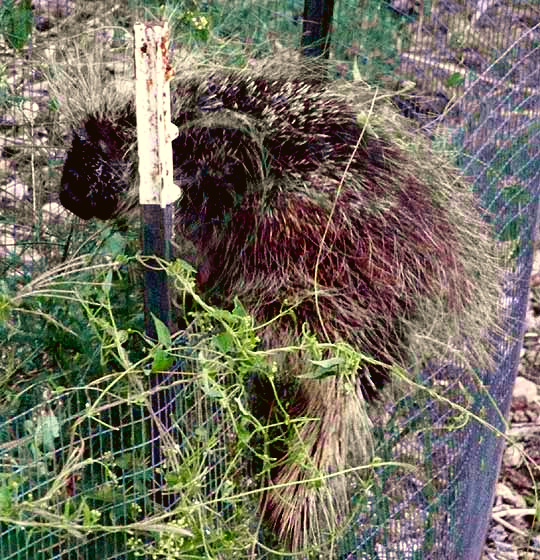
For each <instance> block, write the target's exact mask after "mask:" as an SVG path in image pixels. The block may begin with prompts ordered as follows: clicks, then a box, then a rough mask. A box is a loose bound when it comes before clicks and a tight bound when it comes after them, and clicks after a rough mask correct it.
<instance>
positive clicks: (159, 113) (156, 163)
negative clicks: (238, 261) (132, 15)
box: [134, 23, 181, 208]
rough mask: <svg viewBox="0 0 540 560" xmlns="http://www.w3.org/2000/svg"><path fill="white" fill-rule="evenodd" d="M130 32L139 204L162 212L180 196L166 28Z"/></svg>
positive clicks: (148, 27) (141, 27) (139, 28)
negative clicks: (176, 181) (132, 38)
mask: <svg viewBox="0 0 540 560" xmlns="http://www.w3.org/2000/svg"><path fill="white" fill-rule="evenodd" d="M134 31H135V77H136V80H135V84H136V85H135V88H136V89H135V104H136V112H137V142H138V153H139V178H140V186H139V201H140V203H141V204H155V205H159V206H161V208H165V206H166V205H168V204H171V203H173V202H174V201H175V200H177V199H178V198H179V197H180V194H181V191H180V189H179V188H178V187H177V186H176V185H175V184H174V182H173V159H172V140H173V137H174V136H175V132H174V131H175V130H176V127H174V125H173V124H172V123H171V96H170V87H169V82H170V79H171V77H172V74H173V72H172V68H171V66H170V64H169V59H168V48H169V27H168V24H167V23H164V24H163V26H161V25H152V24H148V23H137V24H135V26H134Z"/></svg>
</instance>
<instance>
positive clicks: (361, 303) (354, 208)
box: [60, 65, 499, 550]
mask: <svg viewBox="0 0 540 560" xmlns="http://www.w3.org/2000/svg"><path fill="white" fill-rule="evenodd" d="M268 68H270V70H268V69H267V68H266V67H265V66H264V65H262V66H261V67H260V68H259V69H258V70H254V69H244V70H224V69H219V70H217V69H213V70H212V69H204V70H203V69H197V70H195V71H193V72H190V73H189V74H182V75H181V77H180V78H178V81H177V82H176V83H175V85H174V88H173V95H172V104H173V108H172V120H173V122H174V123H175V124H176V126H177V127H178V129H179V135H178V137H177V138H176V139H175V140H174V142H173V163H174V175H175V181H176V183H177V184H178V185H179V186H180V187H181V188H182V191H183V195H182V197H181V199H180V200H179V201H178V202H177V204H176V209H175V212H176V213H175V230H176V234H177V235H178V236H179V237H181V238H184V239H187V240H188V241H189V242H190V243H192V244H193V245H194V247H195V248H196V255H195V263H194V264H195V265H196V266H197V267H198V275H197V282H198V287H199V289H200V290H201V292H202V293H203V294H204V295H205V296H206V297H207V298H208V299H209V300H210V301H211V302H213V303H216V304H220V305H223V306H230V305H232V303H233V298H234V297H238V298H239V300H240V301H241V302H242V303H243V304H244V306H245V307H246V308H247V309H248V310H249V312H250V313H251V314H252V315H253V316H254V317H255V319H256V320H257V321H258V322H260V323H267V322H268V326H267V327H266V329H265V331H264V333H263V335H262V337H261V339H262V345H263V346H264V347H266V348H272V347H277V346H287V345H294V344H295V342H296V341H297V340H298V338H299V337H300V336H301V330H302V328H303V326H304V325H307V326H308V328H309V330H310V331H311V332H314V333H316V334H318V335H319V336H320V338H321V339H323V340H330V341H344V342H347V343H349V344H350V345H351V346H352V347H354V348H356V349H358V350H359V351H361V352H362V353H364V354H367V355H370V356H371V357H373V358H375V359H377V360H380V361H382V362H385V363H397V364H399V365H403V366H405V367H407V366H410V365H411V364H412V363H413V362H414V363H416V362H419V361H421V360H422V359H424V358H425V357H428V358H435V359H445V358H446V355H447V353H448V352H450V350H449V349H450V348H451V347H452V346H453V345H455V344H456V340H459V341H461V340H467V338H471V339H472V338H475V337H477V335H478V332H480V331H481V330H482V326H483V325H484V323H485V321H486V317H487V320H489V314H488V316H486V313H485V310H486V309H490V310H493V309H494V307H495V304H496V300H497V297H498V293H499V291H498V290H499V288H498V272H497V270H496V268H497V267H496V265H494V264H493V263H494V262H495V258H494V255H495V244H494V243H493V242H492V240H491V234H490V231H489V228H488V227H487V225H486V224H485V222H484V221H483V220H482V219H481V218H480V215H479V212H478V210H477V208H476V204H475V200H474V197H473V195H472V194H471V192H470V188H469V186H468V184H467V181H465V180H464V179H463V178H462V177H461V175H460V174H459V173H458V172H457V171H456V170H455V169H454V168H453V167H452V165H450V164H449V163H448V162H447V160H446V159H444V158H443V157H442V156H440V155H438V154H436V153H435V152H434V151H433V150H432V149H431V147H430V144H429V142H428V141H427V140H425V139H422V138H420V137H419V133H418V132H417V131H415V130H414V129H412V126H411V125H409V124H407V123H406V121H405V119H403V118H401V117H400V116H399V115H397V114H396V112H395V111H393V110H392V109H391V107H390V106H389V104H388V103H387V101H386V100H385V99H384V97H385V96H382V95H381V96H379V97H377V93H376V92H375V91H373V90H370V89H369V88H366V87H365V86H361V85H360V84H353V85H351V84H348V85H346V84H331V83H324V82H321V81H318V80H314V79H311V78H310V77H309V76H307V75H306V74H305V73H302V71H301V70H298V69H293V68H291V67H290V66H287V67H286V68H285V69H284V70H282V71H281V72H280V71H279V70H277V69H276V66H275V65H269V66H268ZM374 100H375V101H376V102H375V103H374V105H373V107H372V102H373V101H374ZM134 144H135V116H134V108H133V104H132V102H126V104H125V106H124V107H122V108H120V109H116V110H114V111H109V112H107V111H99V112H97V113H96V114H89V115H88V116H87V118H85V119H84V122H82V123H81V127H80V128H79V129H77V130H75V131H74V136H73V141H72V145H71V148H70V150H69V152H68V156H67V159H66V162H65V165H64V170H63V175H62V181H61V183H62V184H61V193H60V200H61V202H62V204H63V205H64V206H65V207H66V208H67V209H68V210H70V211H72V212H73V213H74V214H76V215H78V216H80V217H81V218H83V219H89V218H92V217H98V218H100V219H109V218H113V217H117V216H119V215H122V214H123V213H125V212H126V211H127V210H128V209H129V208H130V207H131V206H132V205H133V204H134V202H135V200H136V194H135V191H134V189H133V183H134V180H133V175H134V171H135V169H136V165H135V162H136V150H135V149H133V146H134ZM411 146H414V149H413V148H411ZM284 306H285V307H287V306H290V307H291V308H292V309H293V313H294V320H292V319H291V314H287V313H285V314H282V317H281V318H280V319H279V320H277V321H273V322H269V321H270V319H272V318H274V317H275V316H276V315H278V314H279V312H280V310H282V309H283V307H284ZM432 340H437V343H435V344H433V343H430V341H432ZM457 346H458V347H459V344H458V345H457ZM472 354H473V355H472V357H471V360H472V362H473V363H475V365H483V364H485V363H486V360H487V358H485V356H484V354H483V353H482V351H478V352H476V353H475V352H474V349H473V350H472ZM486 354H489V352H487V353H486ZM308 368H309V365H308V361H307V360H306V359H304V358H303V357H302V356H301V355H299V356H298V357H297V358H290V357H289V358H288V359H286V360H284V361H283V363H281V364H280V367H279V371H278V378H277V379H278V387H279V388H280V389H281V390H282V391H283V392H284V393H287V394H288V398H289V400H290V401H291V403H292V404H291V405H290V409H289V411H288V412H289V413H290V414H291V415H292V416H293V417H305V418H309V419H312V421H306V422H305V423H303V424H302V425H301V426H302V427H301V428H300V429H299V431H300V433H299V434H298V437H299V439H300V440H302V441H303V442H304V445H305V446H306V449H307V457H308V461H307V463H306V464H304V463H302V460H303V459H300V460H298V459H295V449H293V447H295V444H294V442H293V443H291V444H290V448H289V449H286V450H282V452H283V453H284V457H279V458H278V459H280V461H279V467H276V469H275V470H274V472H273V476H272V481H271V483H272V484H275V485H280V488H279V490H277V491H272V489H271V488H270V489H269V490H268V491H267V493H266V499H265V503H264V507H263V513H264V516H265V517H266V518H267V519H268V520H269V522H270V523H271V524H272V525H273V526H274V528H275V529H276V531H277V534H278V535H279V536H280V537H281V538H282V539H284V540H286V541H287V542H288V543H289V546H290V548H292V549H294V550H297V549H301V548H302V547H303V546H304V545H306V544H307V543H310V542H313V541H318V540H320V539H321V538H322V537H321V535H328V534H330V533H331V532H332V531H333V530H334V528H335V527H336V524H337V523H338V519H340V518H343V516H344V515H345V514H346V513H347V511H348V504H349V494H348V489H347V482H346V480H345V477H344V476H332V477H331V478H330V479H329V480H328V482H327V484H322V485H320V484H319V485H314V484H302V481H304V480H307V479H310V478H312V477H313V476H314V473H321V474H322V475H326V474H333V475H335V474H336V473H338V472H339V471H341V470H344V469H347V468H351V467H355V466H358V465H361V464H362V463H363V462H364V461H366V460H367V459H368V458H369V450H370V445H371V441H370V438H371V434H370V424H369V420H367V418H366V402H367V401H370V400H371V399H373V398H374V397H376V396H377V395H378V394H379V393H380V391H381V388H382V386H383V385H384V383H385V382H386V380H387V375H386V369H385V368H384V367H376V366H369V365H366V364H363V365H362V364H361V366H360V367H359V370H358V372H357V375H356V378H355V381H354V382H353V390H351V383H350V379H348V378H346V377H344V376H340V375H334V376H328V377H325V378H323V379H315V378H313V376H310V375H305V374H306V370H307V369H308ZM262 387H263V384H262V383H261V384H260V385H258V384H257V383H254V384H253V388H254V389H257V388H259V389H261V391H262V390H263V389H262ZM291 395H292V396H291ZM261 398H262V397H261ZM264 398H266V396H265V397H264ZM299 456H300V457H303V458H304V460H305V458H306V455H302V454H300V455H299ZM295 482H298V484H294V483H295ZM283 483H293V484H288V485H287V484H283ZM321 511H324V512H326V514H321ZM329 512H332V513H329Z"/></svg>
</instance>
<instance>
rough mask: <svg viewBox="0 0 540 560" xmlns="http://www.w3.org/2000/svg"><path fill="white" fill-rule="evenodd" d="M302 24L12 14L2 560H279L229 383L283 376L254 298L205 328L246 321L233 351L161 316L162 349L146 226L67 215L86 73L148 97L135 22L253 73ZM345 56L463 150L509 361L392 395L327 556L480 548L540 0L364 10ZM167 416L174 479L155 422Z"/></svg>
mask: <svg viewBox="0 0 540 560" xmlns="http://www.w3.org/2000/svg"><path fill="white" fill-rule="evenodd" d="M303 10H304V6H303V2H302V1H300V0H243V1H240V0H208V1H204V0H192V1H189V0H185V1H180V0H178V1H173V0H170V1H168V2H159V1H158V0H146V1H142V0H140V1H136V0H131V1H129V2H113V1H110V0H102V1H95V2H85V1H78V0H34V1H33V2H29V1H26V0H2V1H1V2H0V204H1V213H0V255H1V257H2V258H1V261H0V270H1V277H0V340H1V343H0V356H1V367H0V372H1V376H0V391H1V393H0V394H1V395H2V398H1V399H0V458H1V460H0V558H2V559H3V560H15V559H16V560H30V559H32V560H39V559H42V560H50V559H62V560H67V559H93V558H100V559H116V560H120V559H125V560H128V559H134V558H141V557H142V558H149V559H150V558H185V559H188V558H223V559H232V558H277V557H278V555H277V554H274V553H273V552H272V550H271V549H272V547H273V546H274V545H275V544H276V543H275V542H273V541H272V536H271V535H269V534H267V531H266V529H265V528H264V527H261V526H259V525H258V517H257V506H258V501H257V493H256V487H255V486H254V485H250V484H249V481H248V483H246V486H245V487H243V488H239V487H238V484H237V482H236V481H237V480H239V479H241V480H244V481H245V480H246V479H245V476H244V475H243V474H242V473H241V470H242V458H241V457H238V456H237V453H236V450H237V449H238V450H240V449H241V446H240V445H239V444H238V441H239V440H241V439H242V436H243V435H244V436H245V437H246V438H247V437H248V436H247V435H246V434H243V429H247V426H248V424H247V423H245V422H246V417H247V412H246V411H245V409H244V405H243V403H242V401H241V399H240V398H238V397H239V394H240V393H235V391H236V390H238V391H240V389H238V387H236V386H235V384H234V382H233V383H232V384H231V383H229V382H230V380H231V379H232V378H234V375H235V370H238V369H242V370H243V371H246V370H249V369H250V368H254V367H261V368H264V367H267V365H266V364H265V363H264V361H260V362H258V361H257V360H256V359H255V358H254V357H253V356H254V355H255V354H253V353H252V354H249V357H246V356H247V354H243V353H242V351H241V348H249V349H253V350H254V349H256V340H255V339H254V335H253V332H252V331H250V329H249V321H248V320H247V318H246V317H245V316H244V311H243V309H242V308H241V307H238V308H235V310H233V311H230V310H229V311H227V312H226V311H223V310H216V309H214V308H211V309H209V310H207V315H205V316H204V319H200V318H199V319H200V320H201V324H202V323H204V326H205V328H206V329H207V332H213V331H212V328H215V327H216V325H224V324H226V325H227V329H229V330H228V331H227V332H232V333H234V343H233V339H232V338H231V339H228V338H226V337H223V338H221V339H220V345H221V346H220V350H221V351H222V353H223V355H222V357H221V358H220V359H215V358H214V357H213V356H210V355H208V349H207V347H206V346H205V336H204V333H203V332H202V330H201V329H202V328H199V330H198V331H197V329H195V332H189V333H187V334H185V335H182V336H175V337H173V339H172V341H171V338H170V334H169V333H167V332H166V329H161V327H160V326H159V325H158V327H157V331H158V335H159V338H160V340H159V344H157V345H152V343H151V342H150V341H148V340H147V339H145V337H144V334H143V307H142V295H141V294H142V290H143V287H142V285H141V284H142V280H141V274H140V263H141V258H140V255H139V245H138V241H139V231H138V227H137V224H136V223H135V222H133V221H129V220H127V221H125V222H122V223H114V224H112V223H106V224H103V223H101V222H97V221H92V222H89V223H85V224H83V223H82V222H81V221H79V220H77V219H75V218H74V217H73V216H72V215H70V214H69V212H67V211H66V210H64V209H63V207H62V206H61V205H60V204H59V200H58V189H59V184H60V177H61V173H62V166H63V162H64V159H65V155H66V149H67V147H68V146H69V142H70V127H71V126H72V124H73V122H74V120H76V119H77V118H80V117H82V113H83V112H84V109H83V108H81V107H79V106H78V105H77V101H76V100H71V99H67V98H64V97H62V93H61V92H62V87H63V86H65V85H66V84H67V81H68V80H73V83H71V84H69V86H70V87H71V88H72V89H71V91H73V88H76V84H77V80H78V79H79V80H88V81H89V83H91V84H94V85H95V99H92V100H90V101H89V103H94V105H95V107H97V108H100V107H102V105H100V104H101V103H102V102H103V96H104V95H105V93H104V92H106V91H108V90H106V87H107V86H106V84H107V83H109V82H110V80H111V78H114V80H115V82H116V84H118V83H119V82H120V83H123V84H124V85H125V87H126V88H127V89H129V88H130V87H131V84H132V81H133V61H132V58H133V24H134V23H135V22H136V21H144V20H159V19H160V18H167V19H168V21H169V24H170V26H171V51H172V55H171V56H172V60H173V61H174V55H175V52H178V51H179V50H180V49H181V48H182V49H186V48H187V49H192V50H194V51H202V52H206V53H207V55H208V56H209V58H213V59H214V60H216V61H218V62H219V63H220V64H224V65H233V66H234V65H236V66H242V65H245V64H246V63H248V64H249V63H252V62H253V61H255V60H257V59H258V58H263V57H279V56H286V55H287V54H285V55H284V53H288V52H289V51H291V52H292V51H293V50H294V49H297V48H298V46H299V45H300V39H301V33H302V16H303ZM330 60H331V62H332V63H333V64H334V66H333V67H334V68H335V76H334V77H333V78H335V79H348V80H351V79H355V78H356V79H358V78H360V79H362V80H364V81H366V82H368V83H370V84H374V85H376V86H378V87H381V88H385V89H388V90H391V91H403V92H404V93H402V94H400V95H398V96H396V107H397V109H398V110H399V111H401V112H402V113H403V114H404V115H405V116H407V117H409V118H410V119H411V120H413V121H415V122H416V123H417V124H418V126H419V127H420V129H421V130H422V132H421V133H422V134H427V135H429V136H432V137H433V141H434V142H442V143H444V144H445V145H446V146H451V148H452V149H453V151H454V154H455V161H456V163H457V164H458V165H459V167H460V168H461V169H462V170H463V172H464V173H465V174H466V175H467V176H468V177H470V179H471V183H472V188H473V190H474V192H475V193H476V194H477V196H478V199H479V201H480V204H481V206H482V207H483V208H485V209H486V210H488V211H489V212H488V213H489V216H490V218H489V219H490V220H491V221H492V222H493V226H494V230H495V232H496V235H497V238H498V240H499V241H500V243H501V247H503V250H504V252H505V262H506V263H507V265H506V271H505V278H504V290H503V291H504V294H503V301H502V302H501V305H502V306H503V309H504V311H503V314H502V318H501V324H500V325H494V326H493V329H492V330H493V335H492V336H493V340H494V348H495V360H494V361H495V367H494V368H493V369H492V370H490V371H483V370H474V371H470V369H467V368H462V367H461V366H460V365H459V364H428V365H427V366H426V367H425V369H424V370H423V371H422V372H421V374H419V375H418V376H417V378H416V379H415V385H414V387H413V388H410V389H409V390H408V391H407V392H406V394H405V395H401V396H400V397H399V398H397V399H396V400H393V401H390V402H385V403H384V404H383V405H381V412H380V416H379V417H378V419H375V421H374V430H375V435H376V442H377V445H376V450H375V455H376V457H377V459H378V461H379V465H380V466H377V465H375V467H374V468H373V469H372V470H371V471H370V472H371V475H370V477H369V478H367V479H366V481H365V487H363V488H358V489H357V492H356V493H355V494H354V499H353V502H354V504H353V506H354V507H353V508H352V509H351V511H352V512H353V513H352V514H351V518H350V519H349V521H348V523H347V529H346V530H345V531H343V532H342V533H341V534H340V535H338V537H339V538H337V540H336V544H335V546H334V547H333V548H332V550H331V552H330V553H328V551H326V552H325V553H324V554H326V555H322V556H318V555H317V553H316V552H312V553H310V555H309V556H308V555H306V556H305V557H310V558H318V557H321V558H323V557H324V558H327V557H329V556H328V554H331V555H332V557H333V558H336V559H337V558H339V559H343V560H345V559H347V560H352V559H359V560H368V559H379V560H383V559H384V560H390V559H396V560H397V559H411V560H412V559H426V560H427V559H434V560H438V559H441V560H442V559H464V560H468V559H475V558H480V556H481V553H482V549H483V546H484V540H485V536H486V531H487V527H488V523H489V520H490V514H491V506H492V503H493V493H494V487H495V483H496V481H497V477H498V474H499V465H500V459H501V454H502V450H503V447H504V443H505V441H504V439H503V438H502V437H501V436H500V432H503V431H504V430H505V422H506V418H507V416H508V412H509V407H510V399H511V396H512V386H513V381H514V378H515V375H516V371H517V365H518V361H519V357H520V351H521V339H522V335H523V328H524V318H525V312H526V308H527V302H528V294H529V278H530V273H531V267H532V259H533V253H534V240H535V232H536V229H537V219H538V216H537V214H538V192H539V189H540V88H539V84H540V8H539V7H538V5H537V4H535V3H534V2H526V1H519V0H515V1H512V2H493V1H490V0H478V1H476V0H431V1H427V0H426V1H421V2H410V1H408V0H392V1H380V0H344V1H341V2H336V4H335V7H334V18H333V24H332V35H331V49H330ZM51 64H53V65H54V68H53V70H51ZM62 69H65V70H66V71H65V72H62ZM55 80H56V83H54V82H55ZM63 80H64V82H63ZM101 84H103V86H102V87H103V88H104V89H100V85H101ZM126 91H127V90H126ZM122 94H123V93H122V89H120V90H117V91H116V92H115V94H114V95H116V96H121V95H122ZM70 101H73V102H72V103H70ZM87 101H88V100H87ZM87 105H88V104H86V106H87ZM176 272H177V273H178V276H177V277H176V280H175V281H176V286H177V287H180V288H182V289H185V288H186V286H187V287H188V288H190V286H192V277H191V276H190V274H191V273H190V271H189V270H186V269H185V268H182V265H178V268H177V269H176ZM190 278H191V280H190ZM190 282H191V283H190ZM180 291H181V290H180ZM180 291H179V293H180ZM188 292H189V289H188ZM191 297H196V296H195V295H193V294H192V295H191ZM199 327H200V325H199ZM238 341H240V343H241V344H240V343H238ZM237 343H238V344H240V346H237V345H236V344H237ZM171 344H172V346H171ZM242 345H243V346H242ZM166 348H168V350H166ZM171 348H172V350H171ZM194 364H197V368H198V373H199V374H200V373H201V371H202V372H203V374H202V377H200V379H202V381H200V382H199V383H198V384H194V383H192V382H191V380H192V378H193V377H194V376H195V373H194V371H195V369H194V368H195V366H194ZM156 370H166V371H168V372H169V373H168V375H166V376H164V378H163V383H162V385H161V387H160V388H158V389H156V390H157V391H159V392H160V397H161V398H160V399H159V402H160V403H161V406H163V407H164V409H163V410H161V411H156V410H155V407H154V408H153V407H152V406H151V402H154V401H155V395H154V396H152V395H151V394H150V393H151V391H149V384H148V379H149V376H151V375H152V374H153V372H154V371H156ZM205 372H206V373H205ZM205 375H206V377H205ZM163 413H164V414H166V415H168V417H169V418H170V422H169V425H168V426H167V429H163V430H162V431H161V433H160V434H159V440H160V441H159V444H160V445H161V449H162V456H161V459H162V461H163V463H162V465H161V467H162V473H163V476H160V477H158V478H156V465H153V464H152V453H153V449H154V446H155V445H157V443H158V442H156V441H152V440H151V436H153V437H155V436H156V433H155V431H153V430H151V428H150V425H151V422H152V421H155V415H156V414H163ZM232 427H234V430H233V429H232ZM157 467H158V470H159V466H157ZM411 467H412V468H411ZM158 479H159V483H158V482H156V481H157V480H158ZM165 484H166V485H167V486H168V487H169V488H170V489H172V490H171V492H170V493H165V492H163V489H164V485H165ZM174 512H181V513H180V514H175V513H174ZM539 554H540V553H539ZM302 557H304V556H302Z"/></svg>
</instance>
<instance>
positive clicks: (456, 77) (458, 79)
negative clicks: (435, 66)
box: [446, 72, 465, 87]
mask: <svg viewBox="0 0 540 560" xmlns="http://www.w3.org/2000/svg"><path fill="white" fill-rule="evenodd" d="M464 83H465V78H464V77H463V76H462V75H461V74H460V73H459V72H454V73H453V74H450V76H448V78H447V80H446V85H447V86H448V87H457V86H462V85H463V84H464Z"/></svg>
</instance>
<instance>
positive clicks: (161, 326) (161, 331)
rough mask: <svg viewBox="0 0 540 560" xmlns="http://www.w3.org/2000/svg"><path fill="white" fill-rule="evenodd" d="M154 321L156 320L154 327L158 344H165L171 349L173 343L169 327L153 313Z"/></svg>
mask: <svg viewBox="0 0 540 560" xmlns="http://www.w3.org/2000/svg"><path fill="white" fill-rule="evenodd" d="M152 319H153V320H154V326H155V327H156V334H157V337H158V342H159V343H160V344H163V346H166V347H167V348H170V346H171V344H172V341H171V333H170V331H169V327H167V325H166V324H165V323H164V322H163V321H162V320H161V319H158V318H157V317H156V316H155V315H154V314H153V313H152Z"/></svg>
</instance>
